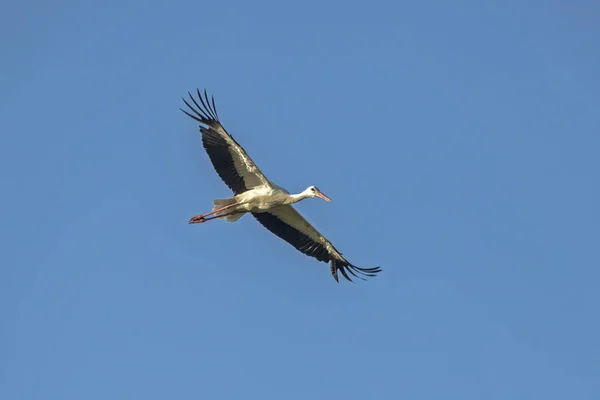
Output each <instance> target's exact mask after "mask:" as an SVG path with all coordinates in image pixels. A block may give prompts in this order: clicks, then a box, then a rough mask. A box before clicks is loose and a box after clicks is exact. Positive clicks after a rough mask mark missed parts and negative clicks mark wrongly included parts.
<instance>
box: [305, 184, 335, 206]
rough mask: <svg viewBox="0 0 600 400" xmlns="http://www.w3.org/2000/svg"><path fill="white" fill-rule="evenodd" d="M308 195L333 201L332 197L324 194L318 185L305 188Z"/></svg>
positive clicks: (329, 201)
mask: <svg viewBox="0 0 600 400" xmlns="http://www.w3.org/2000/svg"><path fill="white" fill-rule="evenodd" d="M305 192H306V194H307V195H308V197H318V198H320V199H323V200H325V201H326V202H328V203H331V199H330V198H329V197H327V196H325V195H324V194H323V192H321V191H320V190H319V188H317V187H316V186H309V187H308V189H306V190H305Z"/></svg>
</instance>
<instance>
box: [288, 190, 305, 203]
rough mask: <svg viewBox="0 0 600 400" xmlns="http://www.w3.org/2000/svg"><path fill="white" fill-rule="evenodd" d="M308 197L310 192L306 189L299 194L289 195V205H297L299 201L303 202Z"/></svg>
mask: <svg viewBox="0 0 600 400" xmlns="http://www.w3.org/2000/svg"><path fill="white" fill-rule="evenodd" d="M308 197H310V191H309V190H308V189H306V190H305V191H303V192H301V193H298V194H291V195H290V203H297V202H299V201H300V200H304V199H306V198H308Z"/></svg>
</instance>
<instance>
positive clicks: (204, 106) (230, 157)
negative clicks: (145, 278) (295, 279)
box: [180, 89, 381, 282]
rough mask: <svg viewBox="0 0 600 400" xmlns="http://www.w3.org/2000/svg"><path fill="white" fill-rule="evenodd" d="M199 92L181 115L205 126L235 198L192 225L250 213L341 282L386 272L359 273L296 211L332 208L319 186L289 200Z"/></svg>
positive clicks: (205, 138) (216, 204) (206, 140)
mask: <svg viewBox="0 0 600 400" xmlns="http://www.w3.org/2000/svg"><path fill="white" fill-rule="evenodd" d="M196 92H197V95H198V100H199V102H200V104H199V103H198V101H196V99H195V98H194V96H193V95H192V94H191V93H189V92H188V95H189V96H190V99H191V101H192V103H193V104H194V106H195V107H194V106H192V105H190V103H188V102H187V101H186V99H184V98H182V100H183V102H184V103H185V105H186V106H187V107H188V108H189V110H190V112H188V111H186V110H184V109H181V108H180V110H181V111H183V112H184V113H185V114H187V115H188V116H189V117H191V118H193V119H194V120H195V121H197V122H198V123H199V124H200V132H201V134H202V144H203V146H204V149H205V150H206V152H207V153H208V156H209V158H210V161H211V162H212V164H213V167H214V169H215V171H216V172H217V174H219V176H220V177H221V179H222V180H223V182H225V184H226V185H227V186H228V187H229V188H230V189H231V190H232V191H233V193H234V196H233V197H229V198H226V199H217V200H214V201H213V208H212V211H211V212H209V213H206V214H200V215H196V216H194V217H192V218H191V219H190V220H189V223H190V224H197V223H202V222H207V221H210V220H213V219H216V218H219V219H224V220H226V221H229V222H235V221H237V220H238V219H240V218H241V217H242V216H243V215H244V214H246V213H250V214H252V216H253V217H254V218H256V220H258V222H259V223H260V224H262V225H263V226H264V227H265V228H267V229H268V230H269V231H271V232H272V233H273V234H275V235H276V236H278V237H279V238H281V239H283V240H285V241H286V242H288V243H289V244H291V245H292V246H294V247H295V248H296V249H297V250H299V251H300V252H302V253H304V254H306V255H308V256H311V257H314V258H316V259H317V260H318V261H322V262H325V263H329V265H330V270H331V274H332V275H333V278H334V279H335V280H336V281H337V282H339V279H338V271H340V272H341V274H342V275H343V276H344V278H346V279H347V280H348V281H352V279H351V278H350V277H349V276H348V272H350V274H351V275H353V276H354V277H356V278H360V279H362V280H365V279H364V278H363V277H362V276H368V277H372V276H375V275H376V274H377V273H378V272H380V271H381V268H380V267H375V268H359V267H357V266H355V265H353V264H351V263H350V262H349V261H348V260H346V258H344V256H343V255H342V253H340V252H339V251H338V250H337V249H336V248H335V247H334V246H333V244H331V242H330V241H329V240H327V239H326V238H325V236H323V235H322V234H321V233H320V232H319V231H318V230H317V229H315V228H314V227H313V226H312V225H311V224H310V223H309V222H308V221H307V220H306V219H304V217H303V216H302V215H300V213H299V212H298V211H296V209H295V208H294V207H293V206H292V204H293V203H296V202H298V201H301V200H304V199H307V198H310V197H316V198H320V199H322V200H325V201H327V202H331V199H330V198H329V197H327V196H326V195H325V194H323V192H321V191H320V190H319V189H318V188H317V187H315V186H309V187H308V188H307V189H306V190H304V191H303V192H301V193H297V194H290V193H289V192H288V191H287V190H285V189H284V188H282V187H280V186H278V185H276V184H275V183H273V182H271V181H270V180H269V179H267V177H266V176H265V175H264V174H263V173H262V172H261V170H260V169H259V168H258V166H257V165H256V164H255V163H254V161H252V159H251V158H250V156H248V154H247V153H246V151H245V150H244V149H243V148H242V146H240V145H239V143H238V142H237V141H236V140H235V139H234V138H233V136H231V135H230V134H229V133H227V131H226V130H225V128H224V127H223V125H221V122H220V121H219V116H218V114H217V108H216V107H215V99H214V96H211V100H212V101H209V98H208V95H207V93H206V89H205V90H204V98H202V95H201V94H200V90H198V89H196ZM359 275H362V276H359Z"/></svg>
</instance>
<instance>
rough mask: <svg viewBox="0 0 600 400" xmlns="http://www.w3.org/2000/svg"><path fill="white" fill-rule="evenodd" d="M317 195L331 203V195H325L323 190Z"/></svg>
mask: <svg viewBox="0 0 600 400" xmlns="http://www.w3.org/2000/svg"><path fill="white" fill-rule="evenodd" d="M317 197H319V198H321V199H323V200H325V201H326V202H328V203H331V199H330V198H329V197H327V196H325V195H324V194H323V192H321V191H319V192H317Z"/></svg>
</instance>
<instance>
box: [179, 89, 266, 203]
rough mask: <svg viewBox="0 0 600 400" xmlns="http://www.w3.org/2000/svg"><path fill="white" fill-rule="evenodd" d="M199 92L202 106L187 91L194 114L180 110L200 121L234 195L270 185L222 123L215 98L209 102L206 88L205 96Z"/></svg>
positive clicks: (209, 150)
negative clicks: (192, 104)
mask: <svg viewBox="0 0 600 400" xmlns="http://www.w3.org/2000/svg"><path fill="white" fill-rule="evenodd" d="M196 92H197V94H198V99H199V100H200V103H201V104H202V105H200V104H198V102H197V101H196V100H195V99H194V97H193V96H192V94H191V93H189V92H188V94H189V96H190V99H191V100H192V102H193V103H194V105H195V106H196V107H195V108H194V107H192V106H191V105H190V103H188V102H187V101H186V100H185V99H183V102H184V103H185V105H186V106H188V107H189V109H190V110H191V111H192V112H193V114H190V113H189V112H187V111H185V110H183V109H181V108H180V110H181V111H183V112H184V113H185V114H187V115H188V116H189V117H191V118H193V119H194V120H196V121H198V122H199V123H200V124H201V125H200V132H201V133H202V144H203V146H204V149H205V150H206V152H207V153H208V157H209V158H210V161H211V162H212V164H213V167H214V168H215V171H217V173H218V174H219V176H220V177H221V179H222V180H223V182H225V184H226V185H227V186H229V188H230V189H231V190H232V191H233V192H234V193H235V194H240V193H243V192H245V191H247V190H250V189H252V188H254V187H256V186H261V185H265V184H267V185H269V184H270V182H269V180H268V179H267V178H266V177H265V175H264V174H263V173H262V172H261V171H260V169H259V168H258V167H257V166H256V164H254V161H252V159H251V158H250V157H249V156H248V154H247V153H246V151H245V150H244V149H243V148H242V146H240V145H239V143H238V142H236V141H235V139H234V138H233V136H231V135H230V134H229V133H227V131H226V130H225V128H223V125H221V122H220V121H219V117H218V115H217V108H216V107H215V99H214V97H212V102H209V101H208V95H207V94H206V90H204V99H203V98H202V95H201V94H200V90H198V89H196Z"/></svg>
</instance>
